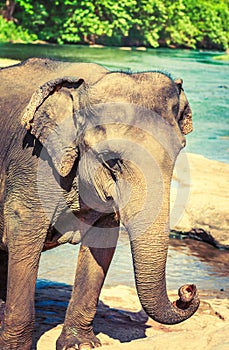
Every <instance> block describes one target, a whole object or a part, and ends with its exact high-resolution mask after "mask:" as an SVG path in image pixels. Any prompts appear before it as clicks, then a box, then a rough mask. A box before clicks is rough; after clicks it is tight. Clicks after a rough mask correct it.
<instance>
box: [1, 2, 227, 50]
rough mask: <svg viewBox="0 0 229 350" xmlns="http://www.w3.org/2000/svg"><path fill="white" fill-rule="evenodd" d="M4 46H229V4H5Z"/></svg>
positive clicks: (3, 15)
mask: <svg viewBox="0 0 229 350" xmlns="http://www.w3.org/2000/svg"><path fill="white" fill-rule="evenodd" d="M0 14H1V16H0V41H1V42H8V41H13V42H15V41H16V42H18V41H22V42H29V41H35V40H42V41H48V42H53V43H60V44H62V43H80V44H85V43H87V44H103V45H110V46H111V45H115V46H123V45H124V46H125V45H127V46H143V45H144V46H147V47H158V46H161V47H179V48H180V47H181V48H204V49H220V50H224V49H227V48H228V47H229V3H228V0H199V1H198V2H197V1H195V0H122V1H116V0H96V1H95V0H89V1H79V0H72V1H69V0H62V1H60V0H55V1H46V0H36V1H35V0H0Z"/></svg>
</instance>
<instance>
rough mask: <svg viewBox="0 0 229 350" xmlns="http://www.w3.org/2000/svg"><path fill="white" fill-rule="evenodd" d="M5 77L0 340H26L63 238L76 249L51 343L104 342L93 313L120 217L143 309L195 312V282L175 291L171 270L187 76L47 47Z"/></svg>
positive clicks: (25, 346) (8, 345)
mask: <svg viewBox="0 0 229 350" xmlns="http://www.w3.org/2000/svg"><path fill="white" fill-rule="evenodd" d="M0 77H1V87H0V106H1V109H0V113H1V119H0V123H1V133H0V145H1V150H0V183H1V191H0V263H1V266H0V273H1V281H0V298H1V299H3V300H5V301H6V304H5V312H4V320H3V322H2V326H1V332H0V349H4V350H13V349H15V350H16V349H17V350H30V349H31V347H32V334H33V328H34V319H35V316H34V313H35V311H34V293H35V284H36V278H37V272H38V267H39V259H40V255H41V253H42V251H44V250H47V249H51V248H54V247H57V246H60V245H61V244H64V243H72V244H80V250H79V255H78V262H77V267H76V274H75V282H74V285H73V290H72V295H71V299H70V301H69V305H68V308H67V311H66V316H65V321H64V326H63V330H62V332H61V334H60V336H59V338H58V339H57V342H56V349H57V350H64V349H73V348H74V349H76V348H80V349H84V348H85V349H86V348H87V349H88V348H94V347H98V346H100V345H101V343H100V341H99V339H98V338H97V337H96V336H95V335H94V332H93V319H94V316H95V313H96V307H97V303H98V299H99V296H100V291H101V288H102V286H103V283H104V279H105V277H106V274H107V271H108V268H109V265H110V262H111V260H112V257H113V254H114V252H115V247H116V243H117V240H118V235H119V230H120V225H123V227H124V228H125V229H126V231H127V233H128V235H129V239H130V245H131V251H132V257H133V266H134V273H135V281H136V288H137V292H138V296H139V299H140V302H141V305H142V307H143V309H144V310H145V311H146V313H147V315H148V316H149V317H151V318H152V319H154V320H155V321H157V322H160V323H163V324H176V323H179V322H182V321H184V320H186V319H187V318H189V317H190V316H191V315H193V314H194V313H195V311H196V310H197V309H198V306H199V297H198V294H197V288H196V286H195V285H194V284H187V285H184V286H182V287H180V289H179V292H178V294H179V299H178V300H177V301H174V302H171V301H170V300H169V298H168V295H167V289H166V278H165V269H166V259H167V250H168V233H169V205H170V204H169V203H170V186H171V178H172V173H173V168H174V164H175V162H176V158H177V156H178V154H179V152H180V151H181V149H182V148H184V146H185V143H186V141H185V136H184V135H186V134H187V133H189V132H190V131H191V130H192V112H191V108H190V105H189V102H188V100H187V98H186V95H185V93H184V90H183V81H182V79H175V80H174V79H173V78H172V77H171V76H170V75H169V74H167V73H164V72H159V71H153V70H152V71H145V72H136V73H135V72H123V71H110V70H108V69H107V68H105V67H102V66H100V65H98V64H95V63H79V62H78V63H76V62H64V61H58V60H52V59H46V58H30V59H28V60H26V61H24V62H22V63H20V64H17V65H14V66H11V67H6V68H2V69H1V70H0ZM58 249H60V258H61V248H58Z"/></svg>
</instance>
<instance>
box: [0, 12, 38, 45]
mask: <svg viewBox="0 0 229 350" xmlns="http://www.w3.org/2000/svg"><path fill="white" fill-rule="evenodd" d="M36 39H37V37H36V35H35V34H29V32H28V30H24V29H23V28H21V27H20V26H17V25H16V24H15V23H14V22H12V21H6V20H5V19H4V18H3V17H2V16H0V42H9V41H12V42H24V43H28V42H31V41H33V40H36Z"/></svg>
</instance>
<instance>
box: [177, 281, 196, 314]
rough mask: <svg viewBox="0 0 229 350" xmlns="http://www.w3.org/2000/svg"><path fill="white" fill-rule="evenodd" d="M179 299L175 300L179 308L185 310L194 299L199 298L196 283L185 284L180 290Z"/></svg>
mask: <svg viewBox="0 0 229 350" xmlns="http://www.w3.org/2000/svg"><path fill="white" fill-rule="evenodd" d="M178 295H179V297H180V298H179V299H178V300H176V301H174V302H173V305H174V306H175V307H177V308H178V309H182V310H185V309H187V308H188V307H189V305H190V304H191V303H192V301H193V300H194V299H196V298H197V288H196V285H195V284H185V285H183V286H182V287H180V288H179V290H178Z"/></svg>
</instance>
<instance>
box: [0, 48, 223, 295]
mask: <svg viewBox="0 0 229 350" xmlns="http://www.w3.org/2000/svg"><path fill="white" fill-rule="evenodd" d="M221 54H222V53H220V52H201V51H192V50H169V49H147V50H146V51H138V50H134V49H133V50H126V49H125V50H121V49H119V48H95V47H94V48H93V47H85V46H75V45H63V46H57V45H31V44H30V45H29V44H28V45H23V44H0V58H12V59H17V60H23V59H26V58H29V57H49V58H54V59H61V60H68V61H77V62H96V63H98V64H102V65H104V66H106V67H107V68H109V69H111V70H117V69H121V70H124V71H142V70H160V71H164V72H169V73H171V74H172V76H173V77H174V78H179V77H180V78H182V79H183V80H184V89H185V92H186V94H187V96H188V99H189V102H190V105H191V107H192V111H193V123H194V132H193V133H191V134H190V135H188V136H187V146H186V152H192V153H199V154H202V155H204V156H205V157H207V158H210V159H215V160H219V161H222V162H226V163H228V162H229V127H228V126H229V123H228V121H229V108H228V107H229V63H226V62H222V61H217V60H216V59H215V56H217V55H221ZM28 78H29V77H28ZM77 251H78V247H77V246H70V245H65V246H62V247H61V248H57V249H56V250H51V251H48V252H45V253H44V254H42V258H41V264H40V269H39V278H40V279H48V280H52V281H57V282H65V283H69V284H72V283H73V278H74V271H75V265H76V259H77ZM228 267H229V259H228V252H225V251H219V250H216V249H215V248H213V247H211V246H209V245H207V244H204V243H200V242H196V241H190V240H183V241H177V240H170V247H169V253H168V262H167V285H168V288H169V289H176V288H178V287H179V286H180V285H181V284H183V283H187V282H193V283H196V284H197V286H198V288H200V289H211V290H213V289H217V290H225V289H226V288H229V277H228ZM117 284H126V285H130V286H133V285H134V279H133V271H132V262H131V255H130V248H129V242H128V239H127V237H126V235H125V234H121V237H120V240H119V244H118V247H117V250H116V253H115V256H114V259H113V261H112V265H111V267H110V270H109V273H108V276H107V280H106V285H117Z"/></svg>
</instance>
